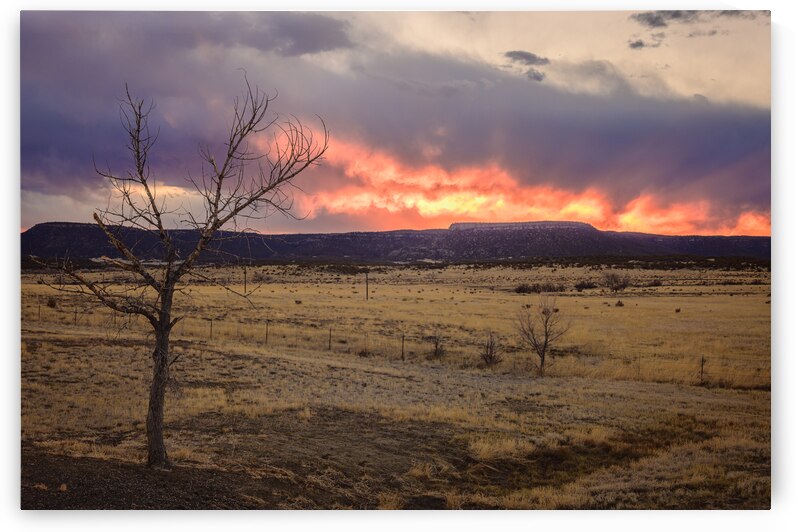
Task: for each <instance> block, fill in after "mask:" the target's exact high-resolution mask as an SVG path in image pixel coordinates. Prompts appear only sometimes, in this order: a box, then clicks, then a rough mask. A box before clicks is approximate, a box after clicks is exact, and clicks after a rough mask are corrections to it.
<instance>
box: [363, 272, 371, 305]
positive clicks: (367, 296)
mask: <svg viewBox="0 0 795 532" xmlns="http://www.w3.org/2000/svg"><path fill="white" fill-rule="evenodd" d="M364 294H365V296H364V298H365V301H370V274H369V273H368V272H364Z"/></svg>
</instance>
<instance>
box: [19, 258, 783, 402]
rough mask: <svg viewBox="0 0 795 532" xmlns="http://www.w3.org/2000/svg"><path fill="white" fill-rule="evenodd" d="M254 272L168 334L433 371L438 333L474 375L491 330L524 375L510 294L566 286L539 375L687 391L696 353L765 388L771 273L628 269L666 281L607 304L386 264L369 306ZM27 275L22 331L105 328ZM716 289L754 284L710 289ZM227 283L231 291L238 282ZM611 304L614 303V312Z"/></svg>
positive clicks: (527, 274)
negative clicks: (246, 295) (566, 320)
mask: <svg viewBox="0 0 795 532" xmlns="http://www.w3.org/2000/svg"><path fill="white" fill-rule="evenodd" d="M206 273H207V274H208V275H210V276H213V277H217V278H226V279H227V280H228V281H230V282H232V283H235V282H237V283H239V282H240V281H241V280H242V274H240V272H236V271H235V270H233V269H229V270H223V269H220V270H218V269H211V270H208V271H207V272H206ZM257 273H258V274H260V275H261V276H263V277H265V276H267V277H268V278H270V279H272V282H271V283H269V284H265V285H262V286H261V287H260V288H259V289H258V290H256V291H255V292H254V293H253V295H252V302H253V304H254V309H252V307H251V306H250V305H248V303H246V302H245V301H242V300H241V299H240V298H236V297H235V296H233V295H230V294H229V293H228V292H226V291H224V290H223V289H222V288H220V287H217V286H213V285H195V286H189V287H188V289H187V290H186V291H185V294H184V295H183V296H182V297H181V298H180V299H179V300H178V302H177V305H178V306H179V307H180V308H181V309H182V310H183V311H184V312H185V313H186V315H187V317H186V319H185V320H183V321H182V322H181V323H180V324H179V325H178V326H177V328H176V329H175V332H174V336H175V338H176V339H180V338H182V339H186V340H190V341H203V342H208V343H212V344H217V345H225V344H229V343H230V342H232V343H235V344H241V345H257V346H263V345H265V336H266V331H265V329H266V322H268V323H267V329H268V331H267V336H268V338H267V345H268V346H269V347H273V348H278V349H287V350H294V351H296V352H303V351H306V350H312V351H314V352H316V353H317V355H318V356H324V355H333V354H336V353H344V354H349V355H356V354H358V353H360V352H366V353H368V354H370V355H371V356H378V357H383V358H386V359H389V360H400V359H401V358H404V359H407V360H409V361H411V362H412V363H439V362H438V361H432V362H428V361H426V360H425V358H426V355H427V354H428V353H429V352H430V350H431V344H430V340H428V337H429V336H431V335H435V334H441V335H442V336H443V337H444V339H445V348H446V351H447V355H446V357H445V358H444V359H443V360H442V361H441V362H442V363H445V364H453V365H455V366H458V367H475V366H476V365H477V364H478V362H479V350H480V349H481V344H482V343H483V341H484V339H485V338H486V337H487V335H488V333H489V332H492V331H493V332H494V333H495V334H496V335H497V338H498V341H499V343H500V345H501V346H502V348H503V349H504V350H505V351H506V352H505V359H506V360H505V361H504V362H503V363H502V364H501V366H499V367H498V371H511V372H517V371H518V372H525V373H530V369H531V368H530V364H529V362H528V360H527V356H528V355H527V353H526V351H525V350H524V348H523V346H521V345H520V342H519V338H518V336H517V334H516V328H515V323H514V318H515V316H516V314H517V312H518V311H519V309H520V308H521V306H522V305H524V304H532V303H533V302H534V301H535V296H533V295H521V294H516V293H514V292H513V291H512V289H513V288H514V287H515V286H516V285H517V284H519V283H520V282H525V281H532V282H545V281H549V282H557V283H564V284H566V285H567V286H569V291H568V292H565V293H561V294H559V295H558V306H559V307H560V309H561V311H562V312H564V313H565V315H566V316H568V317H570V318H571V320H572V328H571V330H570V332H569V334H568V335H567V336H566V337H564V339H563V340H562V341H561V344H560V346H558V347H559V348H558V349H557V350H556V351H557V352H558V353H559V354H562V356H560V357H558V360H557V361H556V363H555V364H554V365H553V366H552V367H550V368H549V370H548V371H549V374H550V375H557V376H582V377H586V378H606V379H622V380H623V379H629V380H643V381H656V382H679V383H683V384H695V383H698V382H700V380H701V375H700V362H701V358H702V356H704V357H705V359H706V362H705V380H706V382H707V383H708V384H713V385H720V386H725V387H750V388H754V387H765V386H769V381H770V305H769V304H767V302H769V300H770V297H769V296H768V293H769V292H770V286H769V273H758V272H719V271H704V270H700V271H689V270H679V271H632V270H630V271H629V274H630V276H631V277H633V279H634V280H635V282H636V283H637V284H644V283H648V281H649V280H652V279H660V280H662V281H663V283H664V284H663V286H659V287H645V288H644V287H641V288H630V289H628V290H627V291H626V292H625V293H621V294H619V295H614V294H610V293H607V292H605V291H604V290H602V289H594V290H586V291H584V292H582V293H578V292H576V291H572V290H571V286H572V285H573V284H574V282H575V281H576V280H580V279H587V278H594V279H599V278H600V275H601V273H600V272H598V271H592V270H590V269H589V268H535V269H533V270H529V271H528V270H513V269H509V268H489V269H483V270H472V269H468V268H467V267H464V266H454V267H448V268H445V269H444V270H441V271H437V270H433V271H413V270H411V269H406V268H391V269H390V268H387V269H385V270H383V271H379V272H373V273H371V275H370V283H371V299H370V300H369V301H366V302H365V301H364V300H363V298H362V297H361V295H362V294H361V293H357V292H359V287H360V283H361V281H362V280H361V279H358V278H357V277H355V276H345V275H337V274H333V273H327V272H323V271H320V270H312V269H310V268H303V269H302V268H297V267H291V266H283V267H261V268H258V269H257V270H256V271H255V272H254V274H257ZM254 274H252V273H251V272H249V275H250V276H251V275H254ZM28 279H30V280H33V277H32V276H31V277H25V278H23V284H24V286H23V321H25V322H26V323H30V324H31V325H34V324H40V325H41V326H44V327H51V326H53V325H57V326H58V327H60V328H63V327H66V328H68V329H75V330H79V329H86V328H89V329H97V328H99V329H103V330H106V331H112V330H113V327H112V325H113V323H114V320H113V318H112V313H111V312H110V311H109V310H107V309H105V308H103V307H99V306H96V305H90V304H89V303H90V302H89V301H88V300H84V299H80V298H77V297H74V296H65V295H61V294H56V296H55V297H56V298H57V299H58V301H59V304H58V308H56V309H51V308H48V307H47V306H46V305H43V304H42V302H43V301H44V300H45V298H46V297H47V296H48V295H51V294H52V293H53V292H52V290H51V289H49V288H48V287H46V286H42V285H36V284H32V283H30V282H28ZM725 282H732V283H739V282H747V283H750V282H755V283H760V284H739V285H734V284H732V285H722V284H716V283H725ZM232 287H233V288H235V289H240V290H242V286H238V285H237V284H233V285H232ZM618 299H621V300H622V302H623V303H624V305H625V306H624V307H621V308H618V307H615V306H614V305H615V302H616V301H617V300H618ZM295 300H300V301H301V302H302V303H301V305H296V304H295ZM74 308H77V309H78V313H77V322H76V323H75V320H74V316H75V315H74V312H73V310H74ZM676 309H680V312H678V313H677V312H675V310H676ZM39 312H41V320H39V317H38V316H39ZM210 320H212V339H211V338H210V335H211V331H210ZM122 322H124V323H127V320H126V319H122V318H121V317H117V318H116V320H115V323H116V326H117V327H118V326H119V324H121V323H122ZM129 327H130V329H129V331H130V332H132V333H134V334H142V335H145V334H146V333H147V332H148V331H147V329H146V327H147V325H146V324H145V323H144V322H143V320H141V319H132V320H130V322H129ZM329 329H331V333H332V334H331V350H329V345H328V344H329V342H328V340H329ZM138 331H139V332H138ZM705 331H709V334H704V332H705ZM103 334H105V335H106V336H108V335H110V336H112V334H114V333H112V332H106V333H103ZM124 334H127V333H126V332H125V333H124ZM401 353H402V356H401Z"/></svg>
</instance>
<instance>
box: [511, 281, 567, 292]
mask: <svg viewBox="0 0 795 532" xmlns="http://www.w3.org/2000/svg"><path fill="white" fill-rule="evenodd" d="M513 291H514V292H516V293H517V294H543V293H545V292H565V291H566V285H564V284H562V283H553V282H551V281H546V282H543V283H532V284H530V283H522V284H520V285H519V286H517V287H516V288H514V289H513Z"/></svg>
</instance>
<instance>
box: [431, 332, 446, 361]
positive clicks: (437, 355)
mask: <svg viewBox="0 0 795 532" xmlns="http://www.w3.org/2000/svg"><path fill="white" fill-rule="evenodd" d="M446 353H447V350H446V349H445V347H444V338H442V336H441V335H440V334H437V335H434V336H431V352H430V353H428V360H441V359H442V358H444V355H445V354H446Z"/></svg>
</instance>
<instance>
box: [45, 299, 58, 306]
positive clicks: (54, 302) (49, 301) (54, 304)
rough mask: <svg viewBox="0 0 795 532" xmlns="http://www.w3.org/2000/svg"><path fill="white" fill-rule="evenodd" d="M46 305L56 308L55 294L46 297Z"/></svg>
mask: <svg viewBox="0 0 795 532" xmlns="http://www.w3.org/2000/svg"><path fill="white" fill-rule="evenodd" d="M47 306H48V307H50V308H56V307H57V306H58V300H57V299H55V296H50V297H48V298H47Z"/></svg>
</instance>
